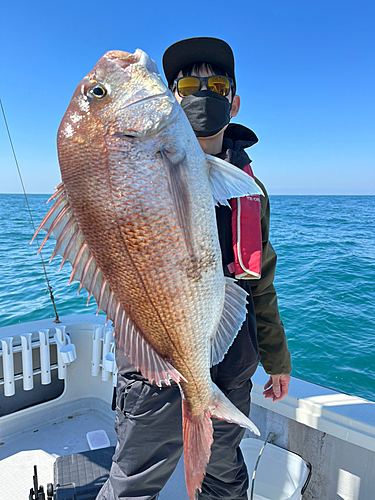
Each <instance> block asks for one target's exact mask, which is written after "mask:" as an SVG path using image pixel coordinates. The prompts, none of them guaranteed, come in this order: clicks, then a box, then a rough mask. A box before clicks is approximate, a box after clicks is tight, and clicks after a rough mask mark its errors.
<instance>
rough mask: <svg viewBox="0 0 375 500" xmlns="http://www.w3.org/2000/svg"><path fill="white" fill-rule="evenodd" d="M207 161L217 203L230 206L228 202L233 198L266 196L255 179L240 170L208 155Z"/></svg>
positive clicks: (213, 194) (212, 189) (212, 190)
mask: <svg viewBox="0 0 375 500" xmlns="http://www.w3.org/2000/svg"><path fill="white" fill-rule="evenodd" d="M206 159H207V163H208V178H209V182H210V186H211V192H212V196H213V197H214V199H215V201H216V203H220V204H221V205H227V206H229V204H228V201H227V200H229V199H231V198H239V197H241V196H246V195H251V194H261V195H264V193H263V191H262V190H261V188H260V187H259V186H258V184H256V182H255V181H254V179H253V178H252V177H250V176H249V175H248V174H246V173H245V172H243V171H242V170H240V169H239V168H237V167H235V166H233V165H231V164H230V163H228V162H226V161H224V160H221V159H220V158H215V157H214V156H211V155H206Z"/></svg>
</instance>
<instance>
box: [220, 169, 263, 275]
mask: <svg viewBox="0 0 375 500" xmlns="http://www.w3.org/2000/svg"><path fill="white" fill-rule="evenodd" d="M243 170H244V172H246V173H247V174H249V175H250V176H251V177H252V178H254V174H253V171H252V170H251V167H250V165H246V166H245V167H244V169H243ZM230 204H231V207H232V243H233V252H234V262H232V263H231V264H229V265H228V270H229V272H230V273H234V275H235V277H236V279H259V278H260V277H261V268H262V229H261V224H260V196H259V195H253V196H244V197H241V198H233V199H232V200H230Z"/></svg>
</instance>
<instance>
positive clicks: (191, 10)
mask: <svg viewBox="0 0 375 500" xmlns="http://www.w3.org/2000/svg"><path fill="white" fill-rule="evenodd" d="M374 15H375V4H374V2H373V1H372V0H366V1H365V0H358V1H357V2H355V3H354V4H353V2H349V1H347V0H342V1H340V2H339V1H338V0H335V1H332V0H324V1H322V0H315V1H314V2H304V1H301V0H257V1H255V0H237V1H236V2H230V1H223V0H217V1H214V2H213V1H211V0H206V1H204V2H202V1H197V0H189V1H188V2H183V1H180V2H176V1H173V2H172V1H169V0H159V1H158V2H156V1H150V0H144V1H143V2H130V1H128V0H122V1H113V0H106V1H105V2H104V1H103V0H102V1H99V0H91V1H82V0H76V1H72V0H64V2H53V1H50V0H49V1H44V0H43V1H38V0H34V1H33V2H30V1H27V2H26V1H24V0H20V1H17V2H3V5H2V8H1V12H0V21H1V28H0V44H1V45H0V46H1V53H0V99H1V101H2V104H3V107H4V110H5V114H6V118H7V121H8V126H9V129H10V133H11V136H12V140H13V145H14V148H15V152H16V155H17V159H18V163H19V166H20V169H21V173H22V176H23V181H24V185H25V189H26V192H28V193H52V192H53V188H54V187H55V186H56V185H57V184H58V183H59V182H60V171H59V166H58V160H57V150H56V134H57V129H58V127H59V124H60V121H61V119H62V117H63V115H64V113H65V111H66V108H67V107H68V105H69V101H70V99H71V97H72V95H73V92H74V90H75V88H76V86H77V85H78V83H79V82H80V80H81V79H82V78H83V77H84V76H85V75H86V74H87V73H88V72H89V71H90V70H91V69H92V67H93V66H94V65H95V63H96V62H97V61H98V60H99V59H100V57H101V56H102V55H103V54H104V53H105V52H107V51H108V50H124V51H127V52H134V50H135V49H137V48H141V49H142V50H144V51H145V52H147V53H148V54H149V56H150V57H151V58H152V59H154V60H155V62H156V63H157V65H158V67H159V70H160V71H162V66H161V58H162V54H163V52H164V50H165V49H166V48H167V47H168V46H169V45H170V44H172V43H174V42H176V41H177V40H181V39H183V38H189V37H194V36H213V37H218V38H222V39H224V40H225V41H226V42H228V43H229V45H230V46H231V47H232V49H233V52H234V55H235V61H236V79H237V91H238V94H239V95H240V97H241V109H240V112H239V114H238V115H237V117H236V118H235V119H234V120H233V121H235V122H236V123H242V124H243V125H246V126H247V127H249V128H251V129H252V130H254V132H255V133H256V134H257V136H258V138H259V142H258V143H257V144H256V145H254V146H253V147H252V148H251V149H248V150H247V152H248V154H249V156H250V157H251V159H252V160H253V163H252V166H253V169H254V172H255V175H256V176H257V177H259V178H260V179H261V180H262V182H263V183H264V184H265V185H266V187H267V190H268V192H269V193H270V194H271V195H272V194H301V195H305V194H345V195H347V194H358V195H375V30H374V18H375V16H374ZM20 192H21V183H20V180H19V177H18V173H17V169H16V166H15V162H14V159H13V156H12V150H11V148H10V144H9V140H8V136H7V132H6V128H5V125H4V120H3V118H2V116H0V193H20Z"/></svg>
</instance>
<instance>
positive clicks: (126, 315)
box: [37, 49, 261, 499]
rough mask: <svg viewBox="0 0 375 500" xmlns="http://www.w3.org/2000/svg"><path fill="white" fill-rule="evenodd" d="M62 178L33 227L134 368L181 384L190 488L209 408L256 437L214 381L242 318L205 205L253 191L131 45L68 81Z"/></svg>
mask: <svg viewBox="0 0 375 500" xmlns="http://www.w3.org/2000/svg"><path fill="white" fill-rule="evenodd" d="M57 145H58V156H59V163H60V169H61V178H62V183H61V184H60V185H59V186H58V187H57V188H56V192H55V194H54V195H53V196H52V198H53V199H54V200H55V203H54V205H53V206H52V208H51V209H50V211H49V212H48V214H47V215H46V217H45V218H44V220H43V221H42V223H41V224H40V226H39V228H38V230H37V232H38V231H40V229H41V228H43V229H46V230H47V235H46V237H45V240H44V241H43V244H44V242H45V241H46V240H47V239H48V238H49V236H50V235H51V234H52V233H53V234H54V235H55V237H56V240H57V241H56V246H55V249H54V252H53V254H52V257H51V259H52V258H53V257H54V256H55V255H56V254H60V255H62V257H63V259H62V263H61V265H63V264H64V262H65V261H69V262H70V263H71V264H72V266H73V271H72V274H71V278H70V282H71V281H72V280H73V279H75V280H78V281H80V289H81V288H82V287H85V288H86V289H87V290H88V292H89V297H90V295H93V296H94V298H95V300H96V302H97V303H98V311H99V310H102V311H105V312H106V314H107V317H108V319H109V320H111V321H113V323H114V330H115V333H116V334H117V335H118V336H119V343H120V346H121V347H122V348H123V349H124V352H125V353H126V354H127V355H128V356H129V358H130V360H131V362H132V363H133V364H134V365H135V367H136V369H137V370H140V371H141V372H142V374H143V375H144V377H146V378H148V379H149V380H150V381H151V382H152V381H154V382H155V383H156V384H158V385H162V384H163V383H165V384H170V382H171V381H175V382H177V383H179V384H180V388H181V393H182V406H183V436H184V456H185V476H186V484H187V490H188V494H189V496H190V498H191V499H193V498H194V496H195V493H196V490H197V489H199V488H200V486H201V483H202V480H203V477H204V474H205V470H206V466H207V462H208V460H209V457H210V447H211V444H212V440H213V437H212V436H213V428H212V422H211V417H215V418H219V419H224V420H227V421H228V422H234V423H237V424H238V425H241V426H244V427H248V428H249V429H251V430H252V431H254V432H255V433H257V434H258V433H259V432H258V429H257V428H256V427H255V425H254V424H253V423H252V422H251V421H250V420H249V419H248V418H247V417H246V416H245V415H244V414H242V413H241V412H240V411H239V410H238V409H237V408H236V407H235V406H234V405H233V404H232V403H231V402H230V401H229V400H228V399H227V398H226V397H225V396H224V394H223V393H222V392H221V391H220V390H219V389H218V388H217V386H215V385H214V384H213V382H212V381H211V377H210V367H211V365H213V364H216V363H218V362H219V361H221V360H222V359H223V357H224V355H225V353H226V352H227V350H228V348H229V347H230V345H231V344H232V342H233V340H234V338H235V336H236V334H237V332H238V330H239V328H240V326H241V324H242V322H243V321H244V318H245V315H246V293H245V292H244V291H243V290H242V288H240V287H239V286H238V285H237V284H236V283H235V282H234V280H231V279H228V278H225V277H224V275H223V271H222V261H221V252H220V246H219V241H218V234H217V227H216V218H215V209H214V206H215V201H216V202H219V203H222V204H226V203H227V199H228V198H231V197H234V196H243V195H246V194H247V193H249V194H254V193H261V190H260V188H259V187H258V186H257V185H256V184H255V182H254V181H253V180H252V179H251V177H249V176H248V175H247V174H245V173H244V172H242V171H241V170H239V169H238V168H236V167H234V166H232V165H230V164H228V163H226V162H224V161H222V160H219V159H216V158H214V157H210V156H207V155H205V154H204V153H203V151H202V149H201V148H200V146H199V143H198V141H197V139H196V137H195V135H194V133H193V131H192V129H191V127H190V124H189V122H188V120H187V118H186V116H185V114H184V112H183V111H182V109H181V107H180V106H179V105H178V103H177V102H176V100H175V98H174V96H173V94H172V93H171V92H170V90H168V89H167V88H166V86H165V85H164V83H163V82H162V80H161V78H160V75H159V74H158V70H157V67H156V65H155V63H154V62H153V61H152V60H151V59H150V58H149V57H148V56H147V54H145V53H144V52H143V51H141V50H139V49H138V50H136V51H135V53H134V54H129V53H127V52H121V51H112V52H108V53H106V54H105V55H104V56H103V57H102V58H101V59H100V60H99V62H98V63H97V64H96V65H95V67H94V68H93V70H92V71H91V72H90V73H89V74H88V75H87V76H86V77H85V78H84V79H83V80H82V81H81V83H80V84H79V85H78V87H77V89H76V91H75V93H74V95H73V97H72V100H71V102H70V104H69V107H68V109H67V111H66V113H65V115H64V117H63V120H62V122H61V125H60V128H59V131H58V138H57Z"/></svg>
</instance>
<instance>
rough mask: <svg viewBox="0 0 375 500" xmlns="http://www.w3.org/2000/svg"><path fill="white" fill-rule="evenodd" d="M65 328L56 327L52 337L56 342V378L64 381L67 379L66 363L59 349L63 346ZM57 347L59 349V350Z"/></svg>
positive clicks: (61, 326)
mask: <svg viewBox="0 0 375 500" xmlns="http://www.w3.org/2000/svg"><path fill="white" fill-rule="evenodd" d="M65 328H66V327H65V326H63V325H60V326H56V333H55V335H54V339H55V342H56V347H57V367H58V368H57V377H58V378H59V380H64V379H66V377H67V368H66V363H65V362H64V360H63V358H62V356H61V353H60V349H61V347H63V346H64V345H65V335H66V334H65ZM59 346H61V347H60V349H59Z"/></svg>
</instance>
